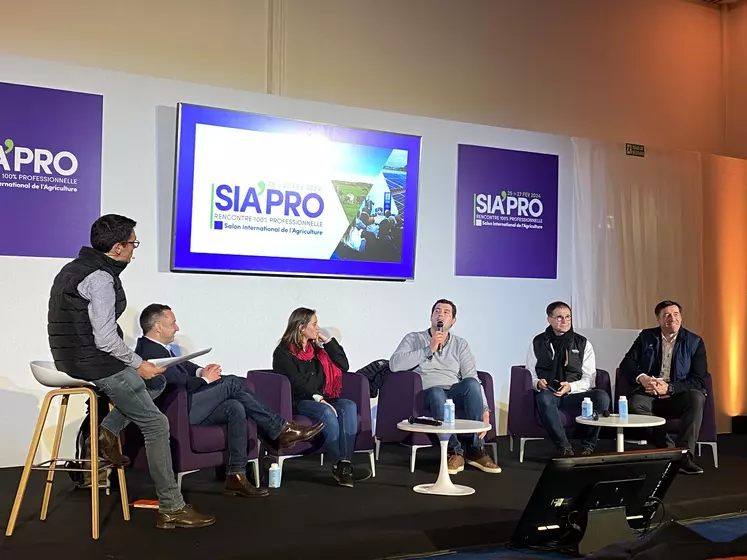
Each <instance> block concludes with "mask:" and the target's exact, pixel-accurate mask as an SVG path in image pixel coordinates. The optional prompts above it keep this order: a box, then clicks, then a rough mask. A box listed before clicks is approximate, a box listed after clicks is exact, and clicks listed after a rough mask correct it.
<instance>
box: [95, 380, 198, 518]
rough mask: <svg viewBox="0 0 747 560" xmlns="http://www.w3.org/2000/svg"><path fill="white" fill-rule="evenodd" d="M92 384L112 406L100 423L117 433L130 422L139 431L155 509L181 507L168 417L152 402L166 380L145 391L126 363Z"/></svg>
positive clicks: (182, 499) (141, 382)
mask: <svg viewBox="0 0 747 560" xmlns="http://www.w3.org/2000/svg"><path fill="white" fill-rule="evenodd" d="M93 384H94V385H96V387H98V388H99V389H101V390H102V391H103V392H104V394H106V396H107V397H109V400H110V401H111V402H112V403H113V404H114V406H115V407H116V408H115V409H114V410H112V411H111V412H110V413H109V414H107V416H106V418H104V421H103V422H102V423H101V425H102V427H104V428H106V429H107V430H109V431H111V432H112V433H114V434H119V432H120V431H121V430H122V429H123V428H124V427H125V426H126V425H127V424H129V423H130V422H134V423H135V425H136V426H137V427H138V428H140V431H141V432H143V438H144V439H145V453H146V455H147V457H148V468H149V470H150V476H151V478H152V479H153V483H154V484H155V486H156V495H157V496H158V509H159V510H161V511H163V512H173V511H176V510H178V509H181V508H183V507H184V498H183V497H182V493H181V492H180V491H179V486H177V484H176V477H175V476H174V469H173V466H172V464H171V447H170V442H169V420H168V418H166V415H165V414H164V413H163V412H161V411H160V410H158V408H157V407H156V405H155V404H153V398H154V393H155V396H158V394H160V393H161V392H162V391H163V389H164V387H165V386H166V380H165V379H163V383H161V384H159V385H158V386H157V387H155V388H153V389H152V390H151V391H148V390H147V389H146V387H145V382H144V381H143V379H142V377H140V375H139V374H138V372H137V370H135V369H134V368H131V367H127V368H125V369H123V370H122V371H120V372H119V373H115V374H114V375H111V376H109V377H104V378H103V379H97V380H95V381H94V382H93Z"/></svg>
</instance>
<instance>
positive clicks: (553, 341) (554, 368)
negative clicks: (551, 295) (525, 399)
mask: <svg viewBox="0 0 747 560" xmlns="http://www.w3.org/2000/svg"><path fill="white" fill-rule="evenodd" d="M547 322H548V323H549V326H548V327H547V329H546V330H545V331H544V332H543V333H540V334H538V335H537V336H535V337H534V340H532V344H531V345H530V346H529V350H528V352H527V363H526V367H527V369H528V370H529V371H530V372H531V374H532V386H533V387H534V389H535V396H534V401H535V403H536V405H537V412H538V413H539V417H540V420H541V421H542V425H543V426H544V427H545V429H546V430H547V434H548V435H549V436H550V439H551V440H552V441H553V443H554V444H555V445H556V447H557V448H558V451H559V453H560V454H561V455H562V456H564V457H568V456H571V455H573V447H572V446H571V444H570V442H569V441H568V437H567V436H566V433H565V429H564V428H563V424H562V421H561V419H560V414H558V410H559V409H560V408H570V409H572V410H574V411H575V410H578V411H579V412H580V411H581V402H582V401H583V400H584V399H585V398H586V397H589V398H590V399H591V402H592V403H593V405H594V410H595V411H596V412H598V413H599V414H603V413H604V412H607V411H609V408H610V397H609V395H608V394H607V392H606V391H604V390H602V389H595V388H594V384H595V381H596V376H597V366H596V358H595V356H594V348H593V347H592V345H591V342H589V341H588V340H586V338H584V337H583V336H581V335H580V334H578V333H576V332H574V331H573V327H572V325H571V307H570V306H569V305H568V304H567V303H564V302H562V301H555V302H553V303H551V304H550V305H548V306H547ZM580 429H583V430H584V431H585V435H584V439H583V442H582V447H581V449H582V450H581V454H582V455H591V454H592V453H593V452H594V448H595V447H596V445H597V440H598V439H599V427H594V426H584V427H583V428H580Z"/></svg>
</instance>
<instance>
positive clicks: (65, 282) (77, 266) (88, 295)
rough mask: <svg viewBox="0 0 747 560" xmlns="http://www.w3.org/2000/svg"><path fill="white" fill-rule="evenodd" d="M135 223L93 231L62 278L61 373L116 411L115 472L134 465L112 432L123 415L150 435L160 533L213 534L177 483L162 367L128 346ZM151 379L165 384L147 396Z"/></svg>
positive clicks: (57, 290) (111, 443)
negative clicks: (127, 277)
mask: <svg viewBox="0 0 747 560" xmlns="http://www.w3.org/2000/svg"><path fill="white" fill-rule="evenodd" d="M135 225H136V222H135V221H134V220H132V219H130V218H127V217H125V216H119V215H116V214H108V215H106V216H102V217H100V218H99V219H98V220H96V221H95V222H94V223H93V225H92V226H91V247H82V248H81V250H80V253H79V255H78V258H76V259H75V260H73V261H71V262H69V263H67V264H66V265H65V266H63V267H62V270H60V272H59V273H58V274H57V276H56V277H55V279H54V283H53V284H52V289H51V293H50V296H49V312H48V324H47V332H48V334H49V346H50V349H51V351H52V357H53V358H54V363H55V367H56V368H57V369H58V370H60V371H63V372H65V373H67V374H68V375H69V376H70V377H73V378H75V379H83V380H85V381H90V382H91V383H93V384H94V385H95V386H96V387H97V388H98V389H99V390H101V391H103V392H104V393H105V394H106V396H107V397H109V400H110V401H111V402H112V403H113V404H114V406H115V407H116V409H115V410H113V411H112V412H110V413H109V414H108V415H107V417H106V418H104V421H103V422H102V423H101V428H100V431H99V434H100V435H99V454H100V456H101V457H102V458H103V459H105V460H107V461H109V462H111V463H112V464H113V465H115V466H117V467H119V466H127V465H129V464H130V460H129V459H128V458H127V457H125V456H123V455H122V453H121V452H120V450H119V440H118V439H117V436H116V435H115V434H114V433H112V431H111V430H110V429H109V428H108V425H109V423H110V422H112V419H113V418H114V419H117V418H120V419H121V417H122V416H124V417H125V418H127V419H129V420H130V421H132V422H134V423H135V424H136V425H137V426H138V427H139V428H140V430H141V431H142V432H143V437H144V439H145V451H146V454H147V457H148V467H149V469H150V475H151V477H152V478H153V482H154V484H155V487H156V494H157V495H158V520H157V522H156V527H158V528H159V529H173V528H177V527H182V528H196V527H207V526H208V525H212V524H213V523H215V517H213V516H211V515H202V514H200V513H198V512H197V511H195V510H194V509H193V508H192V506H190V505H187V504H185V502H184V498H183V497H182V494H181V492H180V490H179V487H178V486H177V483H176V478H175V477H174V469H173V467H172V465H171V448H170V445H169V421H168V419H167V418H166V416H165V415H164V414H163V413H162V412H161V411H160V410H158V408H157V407H156V405H155V404H153V398H154V397H155V396H157V395H158V394H159V393H161V392H162V391H163V389H164V387H165V386H166V381H165V380H164V379H163V376H161V374H162V373H163V371H164V369H163V368H157V367H156V366H155V365H153V364H152V363H150V362H148V361H145V360H143V359H142V358H140V356H138V355H137V354H135V353H134V352H133V351H132V350H130V348H128V347H127V345H126V344H125V342H124V340H123V338H122V329H120V328H119V325H117V319H119V317H120V316H121V315H122V313H123V312H124V310H125V308H126V307H127V298H126V296H125V291H124V288H123V287H122V281H121V280H120V279H119V275H120V273H121V272H122V271H123V270H124V269H125V268H126V267H127V265H128V264H129V263H130V261H131V260H132V253H133V252H134V250H135V248H136V247H137V246H138V245H139V244H140V242H139V241H138V240H137V238H136V237H135ZM145 379H159V380H160V383H158V382H157V381H156V382H154V385H157V387H154V388H152V389H146V387H145V381H144V380H145Z"/></svg>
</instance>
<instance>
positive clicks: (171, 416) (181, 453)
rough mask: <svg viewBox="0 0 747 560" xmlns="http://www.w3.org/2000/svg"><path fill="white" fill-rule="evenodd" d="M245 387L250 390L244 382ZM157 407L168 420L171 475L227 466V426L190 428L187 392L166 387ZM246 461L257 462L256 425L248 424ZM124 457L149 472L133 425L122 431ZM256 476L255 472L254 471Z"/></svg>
mask: <svg viewBox="0 0 747 560" xmlns="http://www.w3.org/2000/svg"><path fill="white" fill-rule="evenodd" d="M247 386H248V387H249V389H250V390H253V386H252V384H251V383H250V382H248V381H247ZM155 402H156V406H158V408H159V409H160V410H161V411H162V412H163V413H164V414H165V415H166V417H167V418H168V420H169V431H170V436H171V457H172V461H173V465H174V473H176V474H180V473H185V472H190V471H195V470H199V469H205V468H210V467H219V466H223V465H225V464H226V463H227V460H228V446H227V445H226V443H227V433H226V426H192V425H190V423H189V410H188V407H187V390H186V388H185V387H184V385H183V384H168V385H167V386H166V389H165V390H164V392H163V393H162V394H161V396H159V397H158V398H157V399H156V401H155ZM247 433H248V436H249V437H248V445H249V449H248V456H247V459H248V460H249V461H257V460H258V459H259V440H258V438H257V425H256V424H255V423H254V422H253V421H251V420H248V421H247ZM124 439H125V445H124V449H125V454H128V456H129V457H132V458H133V466H135V467H136V468H148V461H147V457H146V454H145V446H144V444H143V437H142V434H141V432H140V430H139V428H137V427H136V426H135V425H134V424H130V425H129V426H128V427H127V429H126V430H125V438H124ZM255 473H256V470H255Z"/></svg>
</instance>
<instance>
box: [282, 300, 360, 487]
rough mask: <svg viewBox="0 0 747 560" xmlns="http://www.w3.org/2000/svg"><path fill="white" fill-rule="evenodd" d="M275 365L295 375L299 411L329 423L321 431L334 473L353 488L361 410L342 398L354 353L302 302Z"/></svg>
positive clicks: (295, 400)
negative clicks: (326, 330)
mask: <svg viewBox="0 0 747 560" xmlns="http://www.w3.org/2000/svg"><path fill="white" fill-rule="evenodd" d="M272 369H273V371H276V372H278V373H282V374H284V375H285V376H286V377H288V379H289V380H290V384H291V390H292V392H293V408H294V412H297V413H298V414H301V415H303V416H306V417H308V418H310V419H312V420H313V421H315V422H318V421H319V420H322V421H323V422H324V429H323V430H322V433H321V436H322V437H323V438H324V453H325V454H327V455H329V456H330V457H331V458H332V461H333V466H332V476H333V477H334V478H335V480H336V481H337V483H338V484H339V485H340V486H347V487H350V488H352V487H353V465H352V463H351V461H350V460H351V459H352V457H353V449H354V446H355V436H356V433H357V431H358V409H357V407H356V404H355V403H354V402H353V401H351V400H348V399H341V398H340V391H341V390H342V374H343V372H346V371H347V370H348V358H347V356H346V355H345V350H343V349H342V346H340V344H339V343H338V342H337V341H336V340H335V339H334V338H327V337H326V336H324V335H323V334H322V333H321V332H319V325H318V323H317V318H316V311H314V310H313V309H307V308H305V307H299V308H298V309H296V310H295V311H293V313H291V315H290V318H289V319H288V326H287V327H286V329H285V333H284V334H283V338H282V339H280V344H279V345H278V347H277V348H276V349H275V352H274V353H273V355H272Z"/></svg>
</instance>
